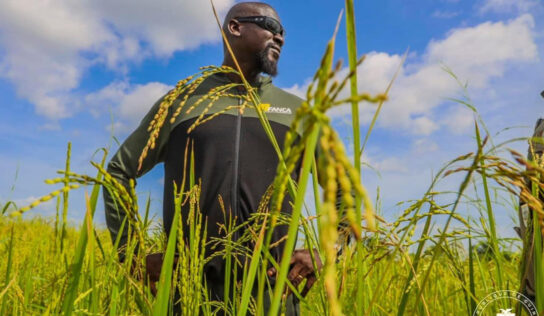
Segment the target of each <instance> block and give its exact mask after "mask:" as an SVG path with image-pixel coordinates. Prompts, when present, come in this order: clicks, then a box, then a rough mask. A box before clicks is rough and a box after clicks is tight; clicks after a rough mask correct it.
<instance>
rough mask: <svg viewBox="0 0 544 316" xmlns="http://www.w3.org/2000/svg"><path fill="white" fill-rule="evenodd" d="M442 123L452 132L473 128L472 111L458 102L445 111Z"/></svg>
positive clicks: (457, 132)
mask: <svg viewBox="0 0 544 316" xmlns="http://www.w3.org/2000/svg"><path fill="white" fill-rule="evenodd" d="M442 123H443V124H444V125H446V126H447V127H448V128H449V129H450V131H452V132H453V133H454V134H463V133H466V132H468V131H471V130H473V128H474V112H473V111H471V110H469V109H467V108H466V107H463V105H460V104H459V105H457V106H456V107H454V108H452V109H450V110H449V111H446V113H445V114H444V119H443V121H442Z"/></svg>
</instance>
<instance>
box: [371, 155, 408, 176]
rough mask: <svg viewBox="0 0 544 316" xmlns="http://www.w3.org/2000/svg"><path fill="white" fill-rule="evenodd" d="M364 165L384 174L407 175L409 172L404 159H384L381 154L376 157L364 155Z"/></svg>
mask: <svg viewBox="0 0 544 316" xmlns="http://www.w3.org/2000/svg"><path fill="white" fill-rule="evenodd" d="M362 161H363V164H365V165H367V166H369V167H370V168H371V169H374V170H376V171H378V172H380V173H382V172H393V173H405V172H407V171H408V169H406V164H405V162H404V161H403V159H401V158H398V157H395V156H389V157H383V156H382V155H381V154H380V155H376V156H375V157H374V156H369V155H367V154H363V157H362Z"/></svg>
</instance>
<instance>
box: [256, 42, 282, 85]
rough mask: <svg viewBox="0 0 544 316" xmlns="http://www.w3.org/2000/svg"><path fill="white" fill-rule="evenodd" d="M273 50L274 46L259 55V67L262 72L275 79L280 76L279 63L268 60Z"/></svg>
mask: <svg viewBox="0 0 544 316" xmlns="http://www.w3.org/2000/svg"><path fill="white" fill-rule="evenodd" d="M271 48H272V45H268V46H266V47H265V49H263V50H262V51H261V52H259V53H258V54H257V66H258V67H259V69H260V70H261V72H264V73H265V74H268V75H270V76H272V77H275V76H276V75H277V74H278V63H277V61H275V60H271V59H270V58H268V56H269V54H270V49H271Z"/></svg>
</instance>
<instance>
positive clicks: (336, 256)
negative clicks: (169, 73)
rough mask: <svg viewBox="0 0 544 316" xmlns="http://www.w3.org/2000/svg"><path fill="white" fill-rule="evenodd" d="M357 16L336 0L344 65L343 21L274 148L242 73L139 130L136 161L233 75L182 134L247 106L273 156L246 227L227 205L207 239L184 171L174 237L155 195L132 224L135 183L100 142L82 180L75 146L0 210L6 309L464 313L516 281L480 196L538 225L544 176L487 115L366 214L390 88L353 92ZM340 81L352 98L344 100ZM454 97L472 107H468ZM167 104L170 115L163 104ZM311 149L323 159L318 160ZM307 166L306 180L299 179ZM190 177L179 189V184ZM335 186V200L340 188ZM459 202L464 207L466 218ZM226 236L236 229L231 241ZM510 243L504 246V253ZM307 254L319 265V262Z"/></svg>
mask: <svg viewBox="0 0 544 316" xmlns="http://www.w3.org/2000/svg"><path fill="white" fill-rule="evenodd" d="M354 17H355V13H354V8H353V1H352V0H346V35H347V43H348V61H349V72H348V74H347V75H346V76H345V77H339V73H340V69H341V63H336V64H335V58H334V52H335V42H336V34H337V30H338V25H339V23H338V24H337V26H336V30H335V31H334V33H333V35H332V37H331V40H330V41H329V43H328V44H327V47H326V50H325V53H324V55H323V58H322V61H321V64H320V66H319V68H318V70H317V71H316V74H315V76H314V78H313V82H312V83H311V84H310V86H309V88H308V91H307V97H306V100H305V102H304V103H303V105H302V106H301V108H300V109H299V110H298V112H297V113H296V119H295V121H294V123H293V125H292V126H291V129H290V131H289V133H288V134H287V136H286V138H285V141H284V144H283V147H280V144H279V143H278V141H277V140H276V139H275V136H274V133H273V132H272V129H271V127H270V123H269V122H268V119H267V117H266V113H265V112H264V111H263V106H262V105H261V101H260V100H259V96H258V94H257V93H256V91H255V90H254V89H253V88H252V87H251V86H250V85H249V84H248V83H247V81H246V80H245V78H244V77H243V74H242V73H241V72H240V69H239V67H238V66H237V67H236V68H235V69H233V68H229V67H213V66H209V67H204V68H202V70H201V71H200V72H199V73H197V74H195V75H194V76H191V77H188V78H186V79H184V80H181V81H180V82H179V83H178V85H177V86H176V88H175V89H173V90H172V91H171V92H170V93H169V95H168V96H167V97H166V98H165V99H164V101H163V103H161V106H160V109H159V112H158V113H157V115H156V117H155V120H154V121H153V122H152V123H151V125H150V126H149V132H150V137H149V141H148V143H147V146H146V148H145V149H144V151H143V153H142V156H141V157H140V165H141V164H142V161H143V160H144V159H145V158H146V155H147V153H148V151H149V150H153V148H154V146H155V140H156V137H157V135H158V133H159V131H160V129H161V128H162V127H163V125H164V124H165V123H166V124H167V122H169V121H170V120H173V119H174V118H175V116H176V115H179V113H180V111H181V110H182V109H184V110H186V111H192V110H194V108H195V106H193V107H191V108H188V109H187V108H184V104H185V101H186V100H187V97H186V96H187V95H189V94H190V93H191V92H192V91H195V90H196V88H197V87H198V86H199V85H200V84H201V83H202V81H203V80H205V79H206V78H207V77H209V76H211V75H213V74H215V73H218V72H230V73H236V74H238V75H239V76H240V77H241V78H242V83H240V84H229V85H226V86H222V87H219V88H217V89H214V91H210V93H209V94H208V95H206V96H204V97H202V99H201V100H199V101H198V102H199V103H204V102H207V105H206V107H205V110H204V111H203V112H202V114H201V115H200V116H199V118H198V119H197V121H196V123H195V125H194V126H193V127H191V128H194V127H195V126H197V125H199V124H207V123H208V122H209V121H210V120H213V118H214V117H215V115H214V116H211V117H206V116H205V114H206V112H207V111H208V109H209V108H210V107H211V106H212V105H213V103H214V102H215V100H217V99H218V98H219V97H222V96H231V97H237V98H240V100H241V104H240V105H239V106H233V107H231V108H228V109H226V110H230V109H237V110H238V111H243V110H244V109H245V108H247V107H250V108H253V109H255V111H256V112H257V113H258V116H259V119H260V121H261V123H262V126H263V129H264V130H265V132H266V133H267V135H268V137H269V139H270V141H271V143H272V144H273V146H274V148H275V150H276V153H277V155H278V158H279V161H280V163H279V165H278V168H277V176H276V178H275V180H274V183H273V184H272V186H271V190H269V192H267V194H265V196H263V199H262V202H261V205H260V207H259V209H258V210H256V212H255V214H253V216H252V218H251V219H250V220H248V221H247V222H243V223H240V222H236V221H235V220H234V219H232V218H231V217H229V215H228V212H226V211H225V222H224V223H223V226H222V229H223V230H224V232H225V236H226V237H225V238H223V239H211V240H207V238H206V234H205V233H203V232H205V231H206V225H210V223H207V222H206V220H205V219H204V218H202V214H201V213H200V210H199V203H198V200H199V199H198V197H199V192H200V189H201V188H200V184H199V181H198V179H195V177H194V173H193V172H190V173H189V174H187V175H184V178H183V179H184V180H183V185H181V186H180V188H185V187H188V188H189V189H188V190H187V191H185V192H183V191H182V192H177V191H176V198H175V205H176V208H175V209H176V213H175V216H174V220H173V225H172V228H171V230H170V234H169V236H166V235H165V234H164V233H163V232H162V231H150V227H151V226H152V221H151V220H149V216H148V214H149V212H150V209H149V207H150V203H149V197H148V201H147V203H145V205H146V207H145V210H143V212H144V213H145V216H144V219H142V217H141V214H140V212H139V210H138V205H139V204H138V196H137V195H136V194H135V190H134V184H133V183H131V185H130V187H128V188H127V187H124V186H122V185H121V184H120V183H119V182H117V181H116V180H115V179H114V178H112V176H111V175H109V174H108V173H107V172H106V171H105V170H104V163H105V159H106V156H107V150H104V156H103V158H102V159H101V160H100V162H99V163H95V162H93V163H92V164H93V166H95V167H96V169H97V175H96V176H94V177H91V176H87V175H81V174H77V173H75V172H73V171H72V170H71V169H70V145H69V147H68V155H67V159H66V166H65V169H64V170H62V171H60V172H59V174H60V177H58V178H54V179H50V180H47V181H46V182H47V183H50V184H53V185H62V187H61V188H60V189H57V190H54V191H52V192H51V193H50V194H48V195H46V196H44V197H42V198H40V199H39V200H37V201H36V202H34V203H32V204H31V205H29V206H26V207H23V208H20V209H17V210H15V211H14V212H11V215H12V218H9V217H7V216H2V217H0V236H3V237H2V238H1V240H0V247H2V248H1V249H2V250H1V251H2V253H3V254H5V258H6V260H3V261H2V262H0V271H2V272H3V273H0V284H1V286H2V288H1V289H0V299H1V306H0V312H1V313H2V315H30V314H46V315H58V314H63V315H70V314H77V315H105V314H109V315H129V314H130V315H131V314H143V315H171V314H174V313H177V314H182V315H196V314H198V313H200V314H202V315H214V314H220V313H225V314H228V315H246V314H255V315H277V314H278V313H282V312H284V311H285V310H286V308H287V305H286V304H287V298H288V295H292V296H294V297H296V298H297V299H298V300H300V305H301V309H302V312H303V314H304V315H308V314H317V315H392V314H397V315H446V314H447V315H472V313H473V311H474V309H475V306H476V304H477V302H478V301H479V300H480V299H481V298H482V297H484V296H485V295H487V294H489V293H491V292H493V291H496V290H507V289H510V290H516V289H518V286H519V279H518V270H519V266H520V262H521V261H522V257H521V252H520V251H518V249H517V248H516V247H517V244H519V241H516V242H514V243H512V242H510V243H508V240H506V239H502V238H500V236H499V235H498V234H497V229H496V224H495V219H494V218H495V213H494V212H496V208H494V205H496V204H497V203H499V201H498V200H496V199H493V197H492V195H491V194H490V192H491V191H492V189H494V188H493V187H492V186H495V188H497V187H498V188H500V189H501V190H502V191H501V192H502V194H503V195H511V196H517V194H518V192H519V190H521V192H522V194H521V195H522V198H523V199H524V201H527V202H528V203H530V205H531V207H532V209H534V210H535V212H534V227H535V231H537V232H538V231H540V227H542V223H543V218H544V216H542V213H543V212H542V205H541V202H540V201H539V199H538V198H537V197H539V190H540V183H541V182H540V174H542V172H544V169H543V168H542V167H541V165H539V164H535V163H531V162H527V161H525V160H524V159H523V158H522V157H521V156H520V155H519V154H517V153H512V154H513V155H514V158H515V160H517V162H516V161H510V160H507V159H505V158H499V157H498V156H497V155H498V153H499V152H500V151H501V150H503V147H504V145H505V144H503V145H498V146H495V145H493V144H492V142H491V141H490V139H489V137H488V136H483V135H481V130H480V126H481V122H479V121H475V136H476V137H475V139H476V142H475V145H474V153H469V154H465V155H462V156H459V157H457V158H455V159H453V160H452V161H450V162H448V163H446V164H445V165H444V167H443V168H442V169H441V170H439V172H438V173H437V174H436V175H435V177H434V179H433V180H432V182H431V184H430V185H429V187H428V189H427V191H426V192H425V193H424V195H423V196H422V197H420V198H415V199H413V200H411V201H407V202H405V203H404V204H403V205H404V207H403V210H402V212H401V214H400V216H399V217H398V218H397V219H396V220H395V221H393V222H387V221H386V220H385V219H383V218H381V217H380V216H378V215H376V214H381V213H384V211H385V210H382V209H377V210H375V209H374V207H373V203H372V201H371V200H370V197H369V195H368V194H367V192H366V190H365V188H364V186H363V185H362V181H361V168H360V166H361V161H360V159H361V155H362V153H363V151H364V147H365V145H366V143H367V141H368V140H369V138H370V135H371V132H372V129H373V126H374V124H375V123H376V121H377V119H378V115H379V113H380V109H381V107H382V105H383V104H384V102H385V101H386V99H387V94H388V93H389V90H390V88H391V84H390V85H389V86H388V87H387V88H386V89H385V91H384V93H382V94H378V95H374V96H373V95H370V94H367V93H361V92H360V91H358V88H357V87H358V85H357V67H358V65H359V64H360V63H362V62H364V56H363V57H361V58H358V57H357V50H356V46H357V45H356V34H355V29H356V28H355V18H354ZM229 50H230V47H229ZM231 53H232V52H231ZM399 67H400V65H399ZM393 79H394V78H391V82H393ZM234 86H244V87H245V89H246V91H247V94H245V95H232V94H230V93H229V92H228V91H229V89H231V88H233V87H234ZM348 86H349V96H348V97H346V98H341V97H340V95H343V94H342V91H344V90H345V89H348ZM180 99H181V101H180V102H179V103H175V101H176V100H180ZM463 102H464V103H466V104H467V105H469V106H471V107H473V106H472V105H471V104H470V100H463ZM370 103H374V104H377V107H376V112H375V115H374V118H373V120H372V122H371V124H370V126H369V127H368V129H367V131H366V135H365V139H364V141H363V144H361V142H360V136H361V131H360V123H359V121H358V118H359V107H360V106H368V105H369V104H370ZM344 104H350V105H351V109H352V118H353V124H352V126H353V130H352V135H351V136H352V139H353V148H354V150H353V157H354V159H353V161H350V160H349V159H348V157H349V156H348V154H347V153H346V151H345V148H344V144H343V142H342V141H341V140H340V137H339V136H338V135H337V134H336V132H335V131H334V129H333V128H332V125H331V119H330V118H329V117H328V116H327V115H326V112H327V111H328V110H329V109H331V108H333V107H335V106H341V105H344ZM171 107H175V108H173V109H172V111H169V109H170V108H171ZM226 110H225V111H226ZM169 113H171V114H169ZM297 130H302V131H303V133H302V136H301V137H300V140H299V141H298V142H296V141H295V140H296V135H297ZM484 130H485V129H484ZM482 136H483V137H482ZM317 147H319V150H320V153H321V154H320V155H319V159H317V160H316V158H315V155H314V152H315V151H316V148H317ZM299 160H301V161H302V170H301V176H300V178H299V181H298V182H297V183H295V182H294V181H293V180H292V179H291V178H290V174H291V173H292V171H293V170H294V168H295V165H296V163H297V161H299ZM518 162H521V163H522V164H521V165H520V164H519V163H518ZM185 163H186V164H187V163H188V164H190V166H191V167H190V169H191V170H192V169H193V166H194V163H195V162H194V158H193V155H192V152H191V150H190V146H189V145H188V146H187V148H186V150H185ZM526 166H528V167H529V168H528V169H527V170H526V169H525V167H526ZM184 170H185V169H184ZM310 172H312V173H313V177H314V181H313V182H311V183H310V187H308V183H309V179H310ZM455 174H457V175H459V176H460V177H461V181H460V183H459V187H458V189H457V191H455V192H438V191H437V190H438V189H437V188H438V184H439V182H440V181H441V180H442V179H443V178H444V177H454V176H455ZM527 179H529V180H530V181H532V183H533V188H532V192H528V191H527ZM185 181H187V183H188V184H189V185H188V186H185V185H184V184H185ZM318 183H321V184H322V186H323V193H322V194H319V192H320V191H319V189H318V186H319V185H318ZM100 186H104V187H105V188H106V189H107V190H109V192H111V195H112V196H113V197H115V201H116V203H117V204H118V205H119V207H121V208H122V209H123V210H125V211H126V213H127V214H128V216H127V217H126V220H125V222H124V223H123V225H124V226H128V227H129V229H130V231H131V233H130V234H129V236H130V238H129V240H128V243H127V245H126V247H127V249H128V250H134V249H139V251H127V252H126V253H127V254H128V255H127V258H126V260H125V261H124V262H123V263H120V262H119V261H118V260H117V251H116V248H117V247H116V246H117V244H118V243H119V238H118V239H117V240H115V241H113V244H112V242H110V240H109V237H108V235H107V233H106V232H105V231H104V230H102V229H100V228H97V227H96V226H95V224H94V220H93V216H94V214H95V210H96V207H97V202H98V200H99V197H98V192H99V191H98V190H99V187H100ZM77 188H85V190H87V189H88V188H91V194H90V195H86V212H85V218H84V220H83V223H82V225H81V226H80V227H79V228H78V229H75V228H72V227H70V226H69V225H67V212H68V211H69V201H68V199H69V192H70V191H71V190H74V189H77ZM472 188H483V198H482V197H480V196H479V189H477V190H473V189H472ZM310 189H311V190H312V191H313V192H314V193H316V194H315V195H316V201H315V205H316V210H315V216H313V215H312V216H307V217H305V216H303V214H302V209H303V206H304V197H305V195H306V191H307V190H310ZM339 189H340V191H341V192H343V195H342V196H338V195H337V193H338V191H339ZM384 189H387V188H384ZM287 195H290V196H291V198H292V200H293V201H294V203H293V209H292V213H291V214H290V215H289V216H287V215H286V214H284V213H282V212H280V207H281V202H282V201H283V200H284V198H285V197H286V196H287ZM53 198H56V199H57V214H58V216H57V219H56V220H55V223H54V224H51V223H50V222H48V221H47V220H40V219H27V220H23V219H21V217H20V215H21V214H23V213H25V212H27V211H29V210H30V209H31V208H33V207H36V206H38V205H39V204H40V203H42V202H45V201H48V200H51V199H53ZM183 203H189V205H190V208H191V211H190V212H189V216H188V218H182V216H181V212H180V210H181V206H182V204H183ZM376 205H377V206H378V205H379V203H376ZM460 208H463V209H464V211H465V212H463V213H460V212H459V209H460ZM12 209H13V204H12V203H11V202H8V203H7V204H6V205H5V206H4V207H3V214H4V213H7V210H12ZM467 213H470V214H475V215H473V216H471V217H470V218H466V217H465V216H464V215H461V214H467ZM183 224H188V227H189V231H184V230H183V229H182V227H183V226H184V225H183ZM278 225H288V227H289V228H288V234H287V235H286V236H285V240H284V242H285V247H284V253H283V255H282V258H281V260H279V261H276V260H275V259H274V258H273V257H272V256H271V254H270V249H272V247H275V246H276V245H274V244H273V243H272V231H273V230H274V228H275V227H276V226H278ZM314 227H316V228H317V229H314ZM234 234H237V235H238V236H239V238H237V239H234V238H233V236H234ZM301 237H302V238H301ZM348 237H349V238H348ZM297 238H301V239H302V240H303V241H304V245H305V247H307V248H308V249H315V250H316V251H315V253H314V252H312V254H314V255H318V256H320V258H321V259H322V260H323V262H324V265H323V270H322V271H318V274H319V281H318V282H317V283H316V284H315V285H314V287H313V289H312V290H311V291H310V293H309V294H308V295H307V296H306V297H303V296H302V294H301V292H300V287H297V286H295V285H293V284H291V282H289V280H288V278H287V275H288V272H289V261H290V257H291V255H292V253H293V250H294V247H295V245H296V243H297ZM533 238H534V242H535V245H536V247H535V248H534V258H535V264H536V265H537V267H543V266H542V264H543V263H542V240H541V239H540V234H534V236H533ZM478 244H480V245H482V244H483V245H489V249H491V251H490V252H480V253H478V249H480V248H475V245H478ZM214 246H215V247H217V248H216V249H221V250H218V251H217V252H216V253H215V254H213V256H221V257H223V258H224V260H225V263H226V267H227V271H226V274H225V280H224V284H225V288H224V299H223V300H222V301H214V300H212V299H211V298H210V297H209V295H208V290H207V285H206V282H205V281H204V275H203V271H204V266H205V264H206V263H207V262H208V261H209V260H210V259H211V258H207V257H205V256H204V253H205V249H206V247H214ZM339 247H340V248H341V249H342V251H341V252H339V251H338V250H339ZM507 251H509V253H508V254H509V255H508V256H505V255H504V254H505V252H507ZM156 252H162V253H164V260H163V265H162V269H161V273H160V278H159V281H158V283H157V288H158V292H157V294H156V295H153V293H152V291H151V286H150V283H149V282H148V281H149V280H147V279H146V275H145V273H144V271H145V269H146V259H145V256H146V255H147V254H149V253H156ZM240 258H244V259H243V260H241V259H240ZM313 261H314V265H317V264H316V258H315V257H314V258H313ZM269 265H271V266H273V267H275V268H276V270H277V277H276V280H275V282H274V283H271V282H270V280H269V278H268V277H267V276H266V270H267V267H268V266H269ZM240 271H241V272H242V273H241V274H240V273H238V272H240ZM540 271H544V269H540ZM240 277H241V279H240ZM542 278H543V276H542V272H538V273H537V289H538V290H539V291H540V292H539V293H544V292H542V288H543V287H544V282H543V281H542V280H543V279H542ZM300 286H303V285H300ZM289 293H290V294H289ZM265 302H269V303H270V304H269V309H268V310H265V308H264V306H265V305H266V304H265ZM497 304H503V305H498V306H501V307H504V308H508V307H509V305H508V304H511V302H509V301H506V300H505V301H501V302H498V303H497ZM543 304H544V302H543V300H542V298H541V297H538V298H537V305H538V308H539V310H540V311H543V312H544V310H543Z"/></svg>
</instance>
